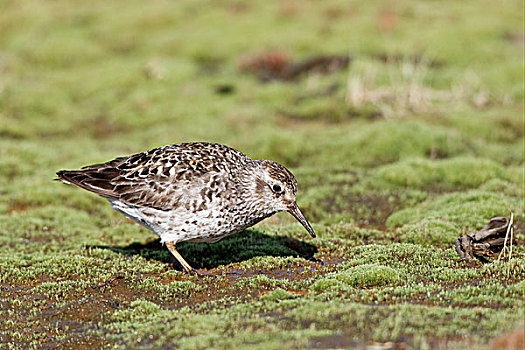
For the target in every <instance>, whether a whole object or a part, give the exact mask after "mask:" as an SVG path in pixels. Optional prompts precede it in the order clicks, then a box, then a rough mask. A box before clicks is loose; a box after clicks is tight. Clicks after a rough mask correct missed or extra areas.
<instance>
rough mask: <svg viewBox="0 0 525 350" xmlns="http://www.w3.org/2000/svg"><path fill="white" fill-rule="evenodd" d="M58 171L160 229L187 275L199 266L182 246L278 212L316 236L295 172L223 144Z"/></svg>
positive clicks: (63, 177) (214, 237) (172, 147)
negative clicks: (192, 263)
mask: <svg viewBox="0 0 525 350" xmlns="http://www.w3.org/2000/svg"><path fill="white" fill-rule="evenodd" d="M57 175H58V177H59V179H57V180H60V181H62V182H64V183H67V184H73V185H76V186H78V187H80V188H83V189H85V190H88V191H90V192H93V193H96V194H97V195H99V196H101V197H104V198H106V199H107V200H108V201H109V202H110V204H111V207H112V208H113V209H115V210H116V211H118V212H120V213H122V214H124V215H125V216H126V217H128V218H130V219H132V220H133V221H135V222H137V223H139V224H140V225H142V226H144V227H146V228H147V229H149V230H152V231H153V232H155V233H156V234H158V235H159V236H160V238H161V242H162V243H165V244H166V247H167V248H168V249H169V251H170V252H171V254H173V256H175V258H176V259H177V260H178V261H179V263H180V264H181V265H182V267H183V268H184V270H186V271H187V272H192V271H194V270H193V268H192V267H191V266H190V265H189V264H188V263H187V262H186V261H185V260H184V258H183V257H182V256H181V255H180V254H179V252H178V251H177V249H176V248H175V245H176V244H177V243H179V242H183V241H193V242H216V241H218V240H220V239H221V238H223V237H225V236H227V235H229V234H232V233H235V232H238V231H241V230H244V229H246V228H248V227H250V226H253V225H255V224H256V223H257V222H259V221H261V220H263V219H265V218H267V217H269V216H271V215H273V214H275V213H277V212H280V211H288V212H289V213H291V214H292V215H293V216H294V217H295V218H296V219H297V220H298V221H299V222H300V223H301V224H302V225H303V226H304V227H305V228H306V230H307V231H308V233H310V235H311V236H312V237H315V233H314V230H313V229H312V227H311V226H310V224H309V223H308V221H307V220H306V218H305V217H304V215H303V213H302V212H301V210H300V209H299V207H298V206H297V203H296V201H295V195H296V193H297V181H296V180H295V177H294V176H293V175H292V173H291V172H290V171H289V170H288V169H286V168H285V167H283V166H282V165H280V164H278V163H275V162H272V161H270V160H252V159H250V158H249V157H248V156H247V155H245V154H243V153H241V152H239V151H237V150H234V149H233V148H230V147H228V146H225V145H220V144H214V143H207V142H194V143H181V144H176V145H168V146H163V147H159V148H155V149H152V150H150V151H146V152H143V153H138V154H133V155H131V156H127V157H119V158H116V159H114V160H111V161H109V162H107V163H103V164H95V165H90V166H86V167H83V168H82V169H81V170H60V171H59V172H57Z"/></svg>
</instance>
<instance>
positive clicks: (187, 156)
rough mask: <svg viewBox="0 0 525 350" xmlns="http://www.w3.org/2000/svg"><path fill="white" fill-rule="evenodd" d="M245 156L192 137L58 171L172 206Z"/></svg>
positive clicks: (193, 196) (70, 179)
mask: <svg viewBox="0 0 525 350" xmlns="http://www.w3.org/2000/svg"><path fill="white" fill-rule="evenodd" d="M232 152H233V153H232ZM249 160H250V158H248V157H247V156H246V155H244V154H242V153H240V152H238V151H235V150H233V149H231V148H229V147H227V146H222V145H215V144H207V143H193V144H181V145H171V146H164V147H160V148H157V149H154V150H151V151H148V152H143V153H138V154H135V155H132V156H129V157H120V158H116V159H114V160H112V161H110V162H107V163H103V164H96V165H91V166H87V167H84V168H82V169H81V170H74V171H67V170H62V171H59V172H58V173H57V175H58V176H59V178H60V180H62V181H63V182H66V183H71V184H74V185H76V186H78V187H81V188H83V189H86V190H88V191H91V192H94V193H96V194H98V195H100V196H102V197H106V198H110V199H116V200H120V201H123V202H126V203H128V204H131V205H136V206H142V207H150V208H155V209H159V210H171V209H174V208H177V207H180V206H185V207H187V208H190V207H193V206H195V205H196V204H197V203H199V202H202V201H200V200H199V198H200V197H202V198H204V197H205V196H209V195H210V194H209V193H206V191H202V190H203V189H205V188H206V185H207V184H208V185H210V186H212V187H213V186H216V185H217V184H213V182H216V181H220V179H221V178H222V179H224V178H225V177H228V176H230V175H231V170H232V167H233V168H235V166H240V165H241V163H242V162H245V161H249Z"/></svg>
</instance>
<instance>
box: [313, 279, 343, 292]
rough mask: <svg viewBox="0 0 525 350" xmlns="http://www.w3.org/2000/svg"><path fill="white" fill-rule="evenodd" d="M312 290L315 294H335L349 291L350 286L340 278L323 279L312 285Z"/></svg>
mask: <svg viewBox="0 0 525 350" xmlns="http://www.w3.org/2000/svg"><path fill="white" fill-rule="evenodd" d="M310 289H311V290H313V291H315V292H334V291H340V290H344V289H348V286H347V285H345V284H344V283H342V282H341V281H340V280H339V279H338V278H323V279H320V280H318V281H316V282H315V283H314V284H312V286H311V287H310Z"/></svg>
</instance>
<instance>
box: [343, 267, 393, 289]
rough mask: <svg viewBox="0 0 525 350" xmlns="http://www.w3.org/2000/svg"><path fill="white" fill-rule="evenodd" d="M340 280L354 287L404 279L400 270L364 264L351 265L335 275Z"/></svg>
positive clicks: (383, 283)
mask: <svg viewBox="0 0 525 350" xmlns="http://www.w3.org/2000/svg"><path fill="white" fill-rule="evenodd" d="M333 278H335V279H336V280H338V281H341V282H343V283H345V284H348V285H350V286H352V287H373V286H386V285H392V284H397V283H400V282H401V281H402V276H401V275H400V272H399V271H396V270H395V269H393V268H391V267H388V266H382V265H377V264H364V265H358V266H355V267H351V268H349V269H347V270H345V271H343V272H339V273H337V274H335V275H334V276H333Z"/></svg>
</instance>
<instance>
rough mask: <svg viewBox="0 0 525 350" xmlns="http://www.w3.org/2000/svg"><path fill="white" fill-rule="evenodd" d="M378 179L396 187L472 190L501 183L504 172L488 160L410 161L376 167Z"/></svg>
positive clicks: (500, 167)
mask: <svg viewBox="0 0 525 350" xmlns="http://www.w3.org/2000/svg"><path fill="white" fill-rule="evenodd" d="M377 177H378V178H379V179H380V180H384V181H386V182H388V183H390V184H393V185H396V186H404V187H410V188H414V187H415V188H426V189H434V190H440V189H441V190H442V189H448V190H450V189H454V188H460V189H462V188H473V187H474V188H475V187H478V186H480V185H483V184H484V183H486V182H488V181H490V180H493V179H494V180H496V179H503V180H504V179H505V171H504V169H503V167H502V166H501V165H499V164H498V163H496V162H494V161H491V160H487V159H475V158H452V159H444V160H435V161H432V160H427V159H412V160H407V161H403V162H398V163H396V164H393V165H388V166H384V167H380V168H378V169H377Z"/></svg>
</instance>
